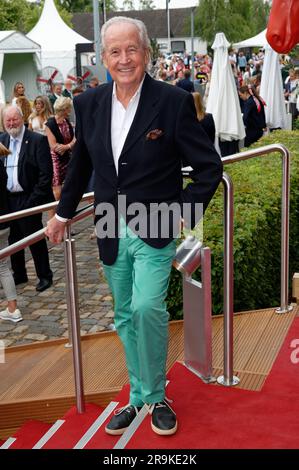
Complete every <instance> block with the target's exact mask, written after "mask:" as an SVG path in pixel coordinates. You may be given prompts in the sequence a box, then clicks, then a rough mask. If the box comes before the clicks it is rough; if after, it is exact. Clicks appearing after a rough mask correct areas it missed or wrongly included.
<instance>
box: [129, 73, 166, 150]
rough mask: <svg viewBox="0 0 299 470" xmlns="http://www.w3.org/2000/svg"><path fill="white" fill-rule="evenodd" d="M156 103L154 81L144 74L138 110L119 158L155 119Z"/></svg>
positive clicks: (157, 98)
mask: <svg viewBox="0 0 299 470" xmlns="http://www.w3.org/2000/svg"><path fill="white" fill-rule="evenodd" d="M158 103H159V95H158V93H157V89H156V87H155V80H154V79H153V78H151V77H150V76H149V75H148V74H146V76H145V79H144V82H143V86H142V90H141V96H140V100H139V103H138V108H137V111H136V114H135V117H134V120H133V122H132V125H131V128H130V130H129V133H128V135H127V138H126V141H125V143H124V146H123V149H122V152H121V155H120V158H121V157H122V156H123V155H124V154H125V153H126V152H128V150H130V148H131V147H132V145H134V144H135V142H136V141H137V140H138V139H139V137H140V136H141V135H142V134H144V133H145V131H146V130H147V129H148V127H149V125H150V123H151V122H152V121H153V120H154V119H155V117H156V116H157V114H158V112H159V109H158V106H157V104H158Z"/></svg>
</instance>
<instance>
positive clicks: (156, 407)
mask: <svg viewBox="0 0 299 470" xmlns="http://www.w3.org/2000/svg"><path fill="white" fill-rule="evenodd" d="M149 413H150V414H151V415H152V423H151V426H152V430H153V431H154V432H155V433H156V434H159V435H160V436H170V435H171V434H174V433H175V432H176V430H177V428H178V423H177V419H176V414H175V412H174V411H173V409H172V408H170V406H169V404H168V403H167V401H166V399H165V400H163V401H161V402H159V403H153V404H152V405H149Z"/></svg>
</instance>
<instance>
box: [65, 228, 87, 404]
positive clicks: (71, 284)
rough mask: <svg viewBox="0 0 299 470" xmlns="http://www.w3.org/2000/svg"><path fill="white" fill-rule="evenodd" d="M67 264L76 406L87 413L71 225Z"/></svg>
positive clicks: (67, 239)
mask: <svg viewBox="0 0 299 470" xmlns="http://www.w3.org/2000/svg"><path fill="white" fill-rule="evenodd" d="M64 243H65V256H66V259H65V264H66V281H67V282H68V295H67V298H68V302H69V305H68V310H70V312H69V313H68V315H69V318H70V325H69V328H71V338H72V350H73V362H74V374H75V390H76V405H77V410H78V413H84V412H85V403H84V388H83V368H82V353H81V337H80V318H79V308H78V283H77V269H76V253H75V240H74V239H72V236H71V225H68V226H67V227H66V230H65V241H64Z"/></svg>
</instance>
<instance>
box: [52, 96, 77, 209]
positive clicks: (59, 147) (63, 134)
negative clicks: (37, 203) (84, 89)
mask: <svg viewBox="0 0 299 470" xmlns="http://www.w3.org/2000/svg"><path fill="white" fill-rule="evenodd" d="M72 106H73V104H72V100H71V98H65V97H59V98H57V100H56V101H55V103H54V116H53V117H50V118H49V119H48V121H47V122H46V136H47V137H48V142H49V145H50V149H51V155H52V162H53V181H52V186H53V194H54V197H55V199H56V201H58V200H59V199H60V195H61V189H62V185H63V182H64V180H65V176H66V170H67V166H68V163H69V161H70V158H71V152H72V148H73V146H74V145H75V141H76V139H75V137H74V131H73V127H72V125H71V123H70V121H69V116H70V113H71V111H72Z"/></svg>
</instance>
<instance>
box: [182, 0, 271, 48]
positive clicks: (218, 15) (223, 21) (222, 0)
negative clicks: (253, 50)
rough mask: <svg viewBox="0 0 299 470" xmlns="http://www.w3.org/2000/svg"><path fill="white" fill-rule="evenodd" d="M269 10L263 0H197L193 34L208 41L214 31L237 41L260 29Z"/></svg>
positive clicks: (209, 41)
mask: <svg viewBox="0 0 299 470" xmlns="http://www.w3.org/2000/svg"><path fill="white" fill-rule="evenodd" d="M269 10H270V6H269V4H268V3H264V1H263V0H201V1H200V3H199V6H198V8H197V9H196V12H195V33H196V35H198V36H199V37H200V38H201V39H203V40H205V41H207V42H208V43H210V44H211V43H212V42H213V40H214V38H215V34H216V33H218V32H223V33H225V35H226V37H227V39H228V41H230V42H237V41H240V40H242V39H245V38H247V37H250V36H254V35H255V34H258V33H259V32H261V31H262V30H263V29H264V28H265V27H266V25H267V18H268V14H269ZM188 29H189V32H190V28H188Z"/></svg>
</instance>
